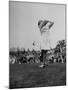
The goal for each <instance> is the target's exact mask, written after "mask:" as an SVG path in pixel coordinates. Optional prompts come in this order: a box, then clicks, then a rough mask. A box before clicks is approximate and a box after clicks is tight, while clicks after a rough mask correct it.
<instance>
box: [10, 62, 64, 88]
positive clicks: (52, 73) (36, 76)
mask: <svg viewBox="0 0 68 90" xmlns="http://www.w3.org/2000/svg"><path fill="white" fill-rule="evenodd" d="M9 76H10V77H9V88H11V89H13V88H30V87H48V86H63V85H66V64H65V63H63V64H60V63H59V64H49V65H48V66H47V67H46V68H44V69H42V68H40V67H38V65H37V64H13V65H10V73H9Z"/></svg>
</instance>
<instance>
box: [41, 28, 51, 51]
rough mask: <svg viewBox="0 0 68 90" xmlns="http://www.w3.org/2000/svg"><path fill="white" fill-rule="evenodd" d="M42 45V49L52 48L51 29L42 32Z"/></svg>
mask: <svg viewBox="0 0 68 90" xmlns="http://www.w3.org/2000/svg"><path fill="white" fill-rule="evenodd" d="M40 47H41V49H44V50H49V49H50V47H51V45H50V31H49V30H45V31H44V32H42V33H41V40H40Z"/></svg>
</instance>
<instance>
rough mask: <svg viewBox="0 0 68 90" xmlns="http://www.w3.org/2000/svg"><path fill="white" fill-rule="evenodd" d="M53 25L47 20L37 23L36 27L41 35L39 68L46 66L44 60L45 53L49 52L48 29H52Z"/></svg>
mask: <svg viewBox="0 0 68 90" xmlns="http://www.w3.org/2000/svg"><path fill="white" fill-rule="evenodd" d="M53 24H54V23H53V22H51V21H49V20H44V21H43V20H39V21H38V27H39V29H40V33H41V56H40V61H41V65H40V67H42V68H43V67H45V65H46V64H47V60H46V54H47V51H48V50H50V38H49V35H50V28H51V27H52V25H53Z"/></svg>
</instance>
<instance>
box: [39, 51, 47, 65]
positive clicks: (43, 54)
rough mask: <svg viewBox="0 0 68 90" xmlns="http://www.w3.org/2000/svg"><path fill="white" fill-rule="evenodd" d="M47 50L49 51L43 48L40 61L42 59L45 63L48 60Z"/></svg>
mask: <svg viewBox="0 0 68 90" xmlns="http://www.w3.org/2000/svg"><path fill="white" fill-rule="evenodd" d="M47 51H48V50H41V57H40V61H41V62H42V63H44V64H45V62H47V60H46V55H47Z"/></svg>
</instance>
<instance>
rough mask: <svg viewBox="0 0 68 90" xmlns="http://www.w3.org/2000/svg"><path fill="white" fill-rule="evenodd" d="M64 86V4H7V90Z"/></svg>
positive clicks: (21, 2) (14, 2) (17, 2)
mask: <svg viewBox="0 0 68 90" xmlns="http://www.w3.org/2000/svg"><path fill="white" fill-rule="evenodd" d="M65 85H66V4H52V3H36V2H23V1H9V88H10V89H16V88H33V87H50V86H65Z"/></svg>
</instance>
